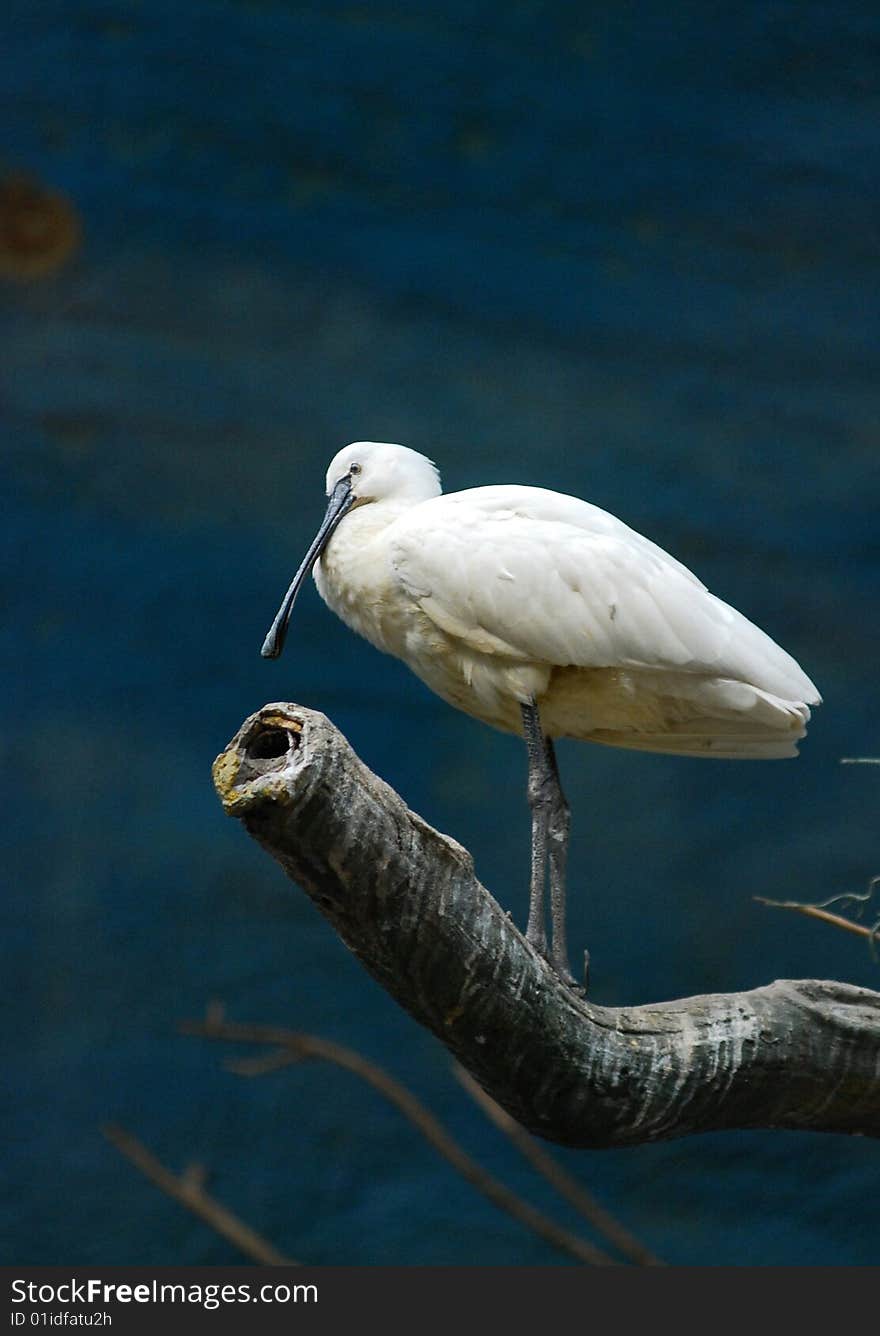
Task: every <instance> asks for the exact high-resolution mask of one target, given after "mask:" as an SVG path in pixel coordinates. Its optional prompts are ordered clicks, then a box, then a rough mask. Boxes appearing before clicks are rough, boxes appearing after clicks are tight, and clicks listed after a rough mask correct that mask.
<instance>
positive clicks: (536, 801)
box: [520, 701, 579, 988]
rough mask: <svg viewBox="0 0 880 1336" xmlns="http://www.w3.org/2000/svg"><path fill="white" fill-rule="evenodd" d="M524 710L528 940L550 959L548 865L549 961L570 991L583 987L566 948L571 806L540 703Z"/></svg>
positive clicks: (531, 702)
mask: <svg viewBox="0 0 880 1336" xmlns="http://www.w3.org/2000/svg"><path fill="white" fill-rule="evenodd" d="M520 708H521V710H522V718H523V735H524V737H525V740H526V749H527V751H528V755H529V787H528V794H529V806H530V807H531V809H532V882H531V894H530V898H529V922H528V927H527V928H526V940H527V941H528V942H530V943H531V945H532V946H533V947H534V948H535V950H536V951H540V952H541V955H543V956H547V931H546V924H545V919H544V883H545V880H546V869H547V864H548V863H549V868H550V926H551V930H552V937H551V946H550V955H549V957H548V958H549V960H550V963H551V964H552V966H553V968H554V969H555V970H556V973H557V974H558V975H559V977H560V978H561V979H563V980H564V981H565V983H567V984H569V985H570V986H571V987H573V988H578V987H579V985H578V984H577V982H576V981H575V979H574V978H573V977H572V975H571V972H570V970H569V968H568V950H567V947H566V944H565V866H566V859H567V855H568V832H569V826H570V824H571V820H570V814H569V807H568V803H567V802H566V801H565V794H564V793H563V792H562V785H561V784H560V782H559V768H558V766H557V764H556V753H555V751H554V749H553V743H552V741H551V739H550V738H548V737H545V735H544V730H543V728H542V727H541V716H540V715H539V713H538V706H537V704H536V703H535V701H529V702H528V704H526V705H522V706H521V707H520Z"/></svg>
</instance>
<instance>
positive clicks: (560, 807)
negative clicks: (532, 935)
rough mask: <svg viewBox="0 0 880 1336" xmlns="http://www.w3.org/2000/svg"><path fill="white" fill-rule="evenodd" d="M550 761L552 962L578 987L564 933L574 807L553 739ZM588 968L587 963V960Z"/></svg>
mask: <svg viewBox="0 0 880 1336" xmlns="http://www.w3.org/2000/svg"><path fill="white" fill-rule="evenodd" d="M546 750H547V761H548V764H549V766H550V770H551V772H552V775H553V781H554V784H553V794H552V806H551V807H550V811H549V817H548V821H547V855H548V861H549V864H550V928H551V948H550V961H551V964H552V965H553V968H554V969H555V970H556V973H557V974H558V975H559V977H560V978H561V979H564V980H565V981H566V983H568V984H571V985H572V986H573V987H577V986H578V985H577V983H576V981H575V979H574V978H573V977H572V975H571V972H570V971H569V968H568V947H567V945H566V936H565V870H566V866H567V864H568V836H569V832H570V830H571V809H570V808H569V805H568V802H567V801H566V797H565V794H564V793H563V792H562V782H561V780H560V778H559V766H558V765H557V764H556V751H555V748H554V746H553V739H552V738H547V739H546ZM585 968H586V962H585Z"/></svg>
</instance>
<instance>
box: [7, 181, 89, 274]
mask: <svg viewBox="0 0 880 1336" xmlns="http://www.w3.org/2000/svg"><path fill="white" fill-rule="evenodd" d="M81 236H82V228H81V225H80V220H79V215H78V214H77V212H76V210H75V209H74V207H73V205H72V204H71V203H70V201H69V200H68V199H66V198H65V196H64V195H61V194H59V193H58V192H57V191H54V190H48V189H47V188H46V187H45V186H42V185H40V183H39V182H38V181H34V180H33V179H32V178H31V177H28V176H24V175H22V174H19V173H16V174H10V175H9V176H4V177H0V277H3V278H14V279H32V278H43V277H45V276H46V275H48V274H52V273H54V272H55V270H56V269H60V267H61V266H62V265H63V264H64V263H65V262H66V261H67V260H69V259H70V256H71V255H72V254H73V252H74V251H75V250H77V248H78V247H79V244H80V239H81Z"/></svg>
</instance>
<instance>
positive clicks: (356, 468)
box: [348, 464, 361, 478]
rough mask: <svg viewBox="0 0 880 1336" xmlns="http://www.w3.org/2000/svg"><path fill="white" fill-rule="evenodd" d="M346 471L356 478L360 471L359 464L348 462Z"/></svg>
mask: <svg viewBox="0 0 880 1336" xmlns="http://www.w3.org/2000/svg"><path fill="white" fill-rule="evenodd" d="M348 471H349V473H350V474H351V476H352V477H353V478H356V477H357V475H358V474H359V473H360V471H361V466H360V464H350V465H349V468H348Z"/></svg>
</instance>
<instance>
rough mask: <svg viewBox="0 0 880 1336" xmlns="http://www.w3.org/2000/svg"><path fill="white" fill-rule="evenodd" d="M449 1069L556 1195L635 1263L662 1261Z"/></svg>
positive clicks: (464, 1075) (467, 1079)
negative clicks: (554, 1190) (563, 1199)
mask: <svg viewBox="0 0 880 1336" xmlns="http://www.w3.org/2000/svg"><path fill="white" fill-rule="evenodd" d="M452 1070H453V1072H454V1074H455V1076H456V1077H457V1079H458V1081H459V1083H460V1084H461V1085H462V1086H463V1087H464V1089H465V1090H466V1091H467V1093H468V1094H469V1095H470V1096H471V1098H472V1099H473V1101H474V1102H475V1103H476V1104H477V1105H479V1107H480V1108H481V1109H482V1111H483V1112H484V1113H485V1114H486V1117H487V1118H488V1119H489V1121H490V1122H492V1123H494V1124H495V1126H496V1127H497V1128H498V1129H499V1130H500V1131H502V1132H503V1133H504V1135H505V1136H506V1137H508V1138H509V1139H510V1140H511V1141H512V1142H513V1144H514V1145H515V1146H516V1148H517V1150H519V1151H520V1152H521V1153H522V1154H523V1155H524V1156H525V1158H526V1159H527V1160H528V1161H529V1163H530V1164H531V1165H532V1166H533V1168H535V1169H537V1171H538V1173H539V1174H541V1175H542V1177H544V1178H545V1179H546V1180H547V1182H548V1183H550V1184H551V1186H552V1187H554V1188H555V1189H556V1191H557V1192H558V1193H559V1194H560V1196H562V1197H564V1198H565V1199H566V1201H568V1202H569V1203H570V1204H571V1205H572V1206H573V1207H574V1208H575V1210H576V1211H578V1212H579V1213H580V1214H581V1215H582V1216H583V1217H584V1219H585V1220H586V1221H587V1222H588V1223H589V1224H591V1225H592V1226H593V1228H594V1229H597V1230H598V1231H599V1233H600V1234H604V1236H605V1238H606V1239H608V1241H609V1243H611V1244H613V1245H614V1247H615V1248H618V1249H619V1250H620V1252H622V1253H623V1254H624V1255H625V1256H626V1257H629V1258H631V1259H632V1261H634V1262H637V1263H638V1265H639V1266H665V1265H666V1263H665V1262H663V1261H661V1260H660V1258H659V1257H656V1256H655V1255H654V1253H652V1252H650V1251H649V1250H648V1249H647V1248H646V1247H645V1245H644V1244H643V1243H641V1242H640V1241H639V1240H638V1239H637V1238H636V1237H635V1236H634V1235H633V1234H631V1233H630V1232H629V1230H628V1229H626V1228H625V1227H624V1226H623V1225H621V1224H620V1222H619V1221H618V1220H615V1218H614V1216H613V1215H611V1214H610V1213H609V1212H608V1211H606V1210H605V1208H604V1206H601V1205H600V1204H599V1202H597V1201H596V1199H595V1197H594V1196H593V1195H592V1194H591V1193H589V1192H587V1190H586V1188H584V1187H582V1186H581V1184H580V1183H578V1181H577V1179H575V1178H573V1177H572V1175H571V1174H569V1173H568V1172H567V1170H565V1169H563V1167H562V1165H561V1164H559V1163H558V1161H556V1160H555V1159H554V1158H553V1156H552V1155H550V1154H549V1153H548V1152H547V1151H546V1150H544V1149H543V1147H542V1146H540V1145H539V1144H538V1142H537V1141H536V1140H535V1138H534V1137H533V1136H532V1135H531V1133H529V1132H527V1131H526V1130H525V1128H524V1127H522V1126H521V1125H520V1124H519V1123H518V1122H517V1121H516V1119H515V1118H511V1116H510V1114H509V1113H507V1112H506V1111H505V1110H504V1109H502V1108H501V1105H500V1104H496V1102H495V1100H494V1099H492V1097H491V1095H487V1094H486V1092H485V1090H484V1089H483V1088H482V1086H481V1085H479V1084H478V1083H477V1082H476V1081H475V1080H474V1078H473V1077H472V1076H471V1074H470V1072H467V1071H465V1069H464V1067H462V1066H460V1064H459V1063H457V1062H455V1063H453V1064H452Z"/></svg>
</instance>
